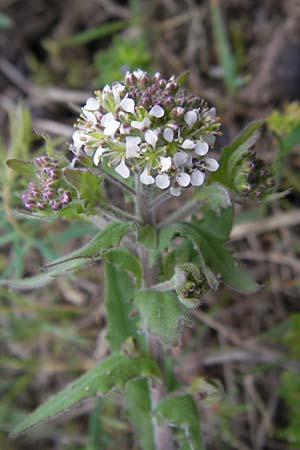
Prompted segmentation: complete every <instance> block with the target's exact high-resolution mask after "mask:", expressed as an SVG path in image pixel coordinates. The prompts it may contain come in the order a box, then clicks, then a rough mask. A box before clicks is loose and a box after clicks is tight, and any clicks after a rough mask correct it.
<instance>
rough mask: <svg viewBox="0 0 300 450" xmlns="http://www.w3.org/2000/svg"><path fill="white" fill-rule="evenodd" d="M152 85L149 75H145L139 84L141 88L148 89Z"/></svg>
mask: <svg viewBox="0 0 300 450" xmlns="http://www.w3.org/2000/svg"><path fill="white" fill-rule="evenodd" d="M150 83H151V80H150V77H149V75H148V74H147V73H144V74H143V75H142V76H141V78H140V79H139V84H140V86H141V87H144V88H145V87H147V86H149V84H150Z"/></svg>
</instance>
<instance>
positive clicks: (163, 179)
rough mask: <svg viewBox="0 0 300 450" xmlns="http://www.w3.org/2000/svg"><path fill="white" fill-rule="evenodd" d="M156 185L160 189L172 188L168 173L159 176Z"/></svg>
mask: <svg viewBox="0 0 300 450" xmlns="http://www.w3.org/2000/svg"><path fill="white" fill-rule="evenodd" d="M155 183H156V186H157V187H159V189H167V187H169V186H170V178H169V176H168V175H167V174H166V173H163V174H162V175H157V177H156V178H155Z"/></svg>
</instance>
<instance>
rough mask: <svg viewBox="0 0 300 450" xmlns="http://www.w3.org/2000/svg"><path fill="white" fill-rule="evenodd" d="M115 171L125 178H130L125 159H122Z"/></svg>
mask: <svg viewBox="0 0 300 450" xmlns="http://www.w3.org/2000/svg"><path fill="white" fill-rule="evenodd" d="M115 171H116V172H117V173H118V174H119V175H121V177H123V178H128V177H129V176H130V170H129V169H128V167H127V166H126V164H125V160H124V158H122V161H121V162H120V164H119V165H118V166H117V167H116V168H115Z"/></svg>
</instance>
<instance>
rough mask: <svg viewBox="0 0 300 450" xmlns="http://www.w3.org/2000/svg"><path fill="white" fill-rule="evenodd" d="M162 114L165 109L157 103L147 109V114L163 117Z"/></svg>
mask: <svg viewBox="0 0 300 450" xmlns="http://www.w3.org/2000/svg"><path fill="white" fill-rule="evenodd" d="M164 114H165V111H164V110H163V108H162V107H161V106H159V105H155V106H152V108H151V109H150V111H149V116H154V117H157V118H160V117H163V116H164Z"/></svg>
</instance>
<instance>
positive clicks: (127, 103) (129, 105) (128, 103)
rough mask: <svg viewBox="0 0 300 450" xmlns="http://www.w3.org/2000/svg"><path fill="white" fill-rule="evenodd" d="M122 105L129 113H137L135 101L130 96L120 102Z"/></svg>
mask: <svg viewBox="0 0 300 450" xmlns="http://www.w3.org/2000/svg"><path fill="white" fill-rule="evenodd" d="M120 106H121V108H122V109H123V110H124V111H126V112H128V113H131V114H134V113H135V111H134V106H135V103H134V100H133V99H132V98H128V97H125V98H123V100H121V102H120Z"/></svg>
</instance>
